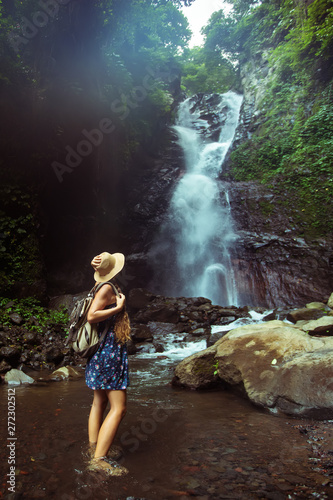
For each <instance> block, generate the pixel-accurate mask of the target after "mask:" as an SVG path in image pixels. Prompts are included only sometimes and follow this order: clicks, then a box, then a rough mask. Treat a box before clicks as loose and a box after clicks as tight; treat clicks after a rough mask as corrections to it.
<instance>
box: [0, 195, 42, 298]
mask: <svg viewBox="0 0 333 500" xmlns="http://www.w3.org/2000/svg"><path fill="white" fill-rule="evenodd" d="M0 197H1V203H0V266H1V269H0V287H1V288H2V289H3V290H7V289H8V287H9V286H10V285H12V284H13V283H15V282H16V281H21V282H25V283H28V284H32V283H33V282H34V281H35V280H37V279H39V278H40V276H39V273H40V266H38V264H37V261H38V259H39V245H38V238H37V235H36V218H35V217H34V214H33V212H34V209H35V201H34V200H33V198H32V196H31V195H29V194H28V193H24V192H22V191H21V190H20V189H19V188H17V187H15V186H6V187H2V188H1V189H0Z"/></svg>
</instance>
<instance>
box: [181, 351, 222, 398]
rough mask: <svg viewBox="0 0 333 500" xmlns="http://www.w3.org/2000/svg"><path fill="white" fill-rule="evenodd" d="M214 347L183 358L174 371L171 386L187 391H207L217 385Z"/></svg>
mask: <svg viewBox="0 0 333 500" xmlns="http://www.w3.org/2000/svg"><path fill="white" fill-rule="evenodd" d="M215 355H216V345H213V346H211V347H209V348H208V349H205V350H204V351H200V353H196V354H192V355H191V356H188V357H187V358H185V359H184V360H183V361H182V362H181V363H179V365H178V366H177V367H176V369H175V376H174V378H173V380H172V384H173V385H175V386H177V385H178V386H181V387H188V388H189V389H208V388H211V387H214V386H216V385H217V384H218V381H219V377H218V375H217V373H214V372H216V368H217V366H216V365H215V364H216V360H215Z"/></svg>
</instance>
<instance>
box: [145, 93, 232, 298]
mask: <svg viewBox="0 0 333 500" xmlns="http://www.w3.org/2000/svg"><path fill="white" fill-rule="evenodd" d="M241 103H242V96H240V95H238V94H236V93H234V92H231V91H230V92H227V93H226V94H223V95H221V96H219V102H218V104H216V105H215V106H216V107H215V109H214V114H215V115H216V114H218V115H219V116H220V122H221V123H222V122H223V121H224V124H223V126H222V125H221V126H220V131H219V137H218V139H217V141H216V142H212V140H211V139H210V140H208V139H207V136H209V133H210V132H209V127H210V124H209V122H208V120H206V119H205V114H202V113H200V111H199V110H196V106H194V103H193V99H192V98H189V99H187V100H185V101H184V102H183V103H182V104H181V105H180V107H179V112H178V119H177V123H176V125H175V126H174V129H175V131H176V132H177V135H178V141H179V144H180V146H181V147H182V150H183V152H184V158H185V167H186V172H185V173H184V175H183V176H182V178H181V179H180V181H179V182H178V185H177V186H176V188H175V191H174V193H173V195H172V199H171V202H170V206H169V212H168V214H167V218H166V221H165V223H164V225H163V227H162V228H161V231H160V234H159V236H158V238H157V240H156V243H155V245H154V248H153V249H152V256H153V261H154V267H155V276H156V277H155V284H157V282H158V287H159V291H160V293H164V294H170V295H173V296H181V295H183V296H188V297H197V296H203V297H206V298H209V299H211V300H212V302H213V303H214V304H221V305H225V306H227V305H238V299H237V287H236V281H235V276H234V271H233V268H232V263H231V258H230V252H231V249H232V247H233V245H234V242H235V240H236V234H235V232H234V228H233V222H232V218H231V213H230V203H229V196H228V192H227V189H226V187H225V186H224V185H223V183H222V182H221V181H219V179H218V177H219V174H220V172H221V168H222V164H223V161H224V159H225V156H226V154H227V152H228V149H229V147H230V145H231V143H232V140H233V137H234V134H235V130H236V126H237V123H238V118H239V111H240V106H241ZM205 136H206V137H205Z"/></svg>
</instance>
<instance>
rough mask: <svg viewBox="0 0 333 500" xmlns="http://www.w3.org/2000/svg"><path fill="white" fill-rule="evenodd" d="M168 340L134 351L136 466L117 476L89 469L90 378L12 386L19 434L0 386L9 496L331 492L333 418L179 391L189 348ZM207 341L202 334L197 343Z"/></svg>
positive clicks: (124, 427) (125, 429)
mask: <svg viewBox="0 0 333 500" xmlns="http://www.w3.org/2000/svg"><path fill="white" fill-rule="evenodd" d="M173 338H174V337H173ZM166 346H167V348H166V352H165V353H162V354H160V355H159V354H157V353H149V352H148V353H142V354H140V355H136V356H132V357H130V374H131V386H130V388H129V389H128V412H127V415H126V417H125V419H124V421H123V422H122V424H121V427H120V429H119V432H118V435H117V438H116V444H118V445H121V446H122V448H123V450H124V457H123V459H122V461H121V462H122V463H123V464H124V465H125V466H126V467H127V468H128V469H129V471H130V473H129V475H127V476H125V477H121V478H108V479H105V477H103V476H101V475H100V474H98V473H88V472H87V471H86V464H87V459H86V457H85V452H86V450H87V445H88V440H87V421H88V415H89V409H90V404H91V400H92V391H90V389H88V388H87V387H86V386H85V383H84V379H80V380H73V381H63V382H52V383H48V384H40V385H39V384H35V385H32V386H16V387H14V389H15V406H16V408H15V417H16V421H15V437H16V438H17V439H16V440H15V441H13V440H12V438H11V439H8V438H9V435H8V430H7V422H8V399H7V398H8V395H10V394H11V395H12V393H13V391H11V392H10V391H9V387H8V386H2V387H1V388H0V390H1V420H2V425H1V429H2V436H3V440H2V442H3V443H5V444H4V446H3V447H2V449H1V457H0V458H1V466H2V469H1V472H2V479H3V481H2V491H3V496H4V497H5V498H15V499H16V498H28V499H30V498H31V499H32V498H47V499H50V498H54V499H59V500H74V499H82V500H84V499H89V498H91V499H98V500H99V499H101V500H102V499H119V500H121V499H126V498H130V497H132V498H145V499H147V500H149V499H151V500H155V499H159V500H160V499H173V498H181V499H182V498H183V499H185V498H187V497H188V496H192V497H194V498H200V499H204V500H208V499H218V498H223V499H224V498H235V499H239V498H244V499H252V498H271V499H285V498H286V499H287V498H288V499H289V498H290V499H296V498H304V499H306V498H320V499H326V498H333V495H332V493H333V488H332V487H330V484H332V483H330V480H332V475H330V473H331V472H332V468H331V467H332V465H331V462H330V461H329V456H330V455H329V452H330V451H331V450H332V454H333V445H332V439H333V438H332V436H333V434H332V422H310V421H307V420H301V419H291V418H286V417H284V416H275V415H271V414H269V413H265V412H263V411H261V410H259V409H258V408H256V407H254V406H252V405H251V404H250V403H249V402H248V401H246V400H244V399H242V398H240V397H238V396H236V395H234V394H231V393H229V392H224V391H220V392H192V391H183V390H180V389H174V388H172V387H171V386H170V381H171V379H172V376H173V369H174V367H175V365H176V364H177V362H178V361H179V360H180V359H182V358H183V357H185V356H186V355H187V354H188V353H189V352H188V349H189V346H186V345H185V348H182V347H181V344H179V343H173V342H172V338H171V337H170V339H169V343H168V342H167V343H166ZM203 347H204V346H203V344H202V341H198V343H197V344H196V345H194V346H193V344H192V347H191V349H192V351H193V350H199V349H202V348H203ZM34 375H35V378H37V377H40V376H41V373H35V374H34ZM8 443H12V444H13V443H14V445H15V446H12V448H9V447H8V446H7V444H8ZM322 457H324V458H325V457H326V461H325V460H322ZM9 458H11V459H12V460H14V461H15V472H16V476H15V480H14V483H13V484H14V485H15V487H14V489H15V493H16V496H14V495H12V496H10V495H9V493H10V491H9V490H8V488H9V486H10V483H7V480H8V477H7V476H6V475H7V474H8V473H9V472H10V470H9V467H10V465H9V464H8V459H9ZM325 467H326V468H325ZM9 479H10V478H9Z"/></svg>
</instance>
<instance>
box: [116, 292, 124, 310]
mask: <svg viewBox="0 0 333 500" xmlns="http://www.w3.org/2000/svg"><path fill="white" fill-rule="evenodd" d="M116 300H117V305H116V307H117V308H119V309H120V310H121V309H122V308H123V307H124V305H125V300H126V297H125V295H124V294H123V293H120V294H119V297H118V296H117V297H116Z"/></svg>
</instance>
